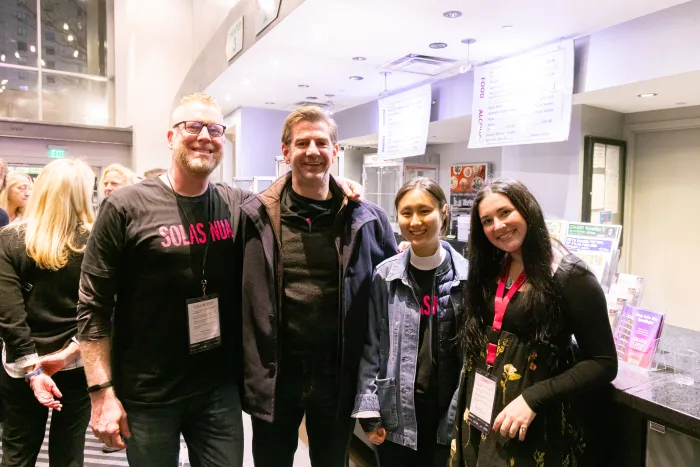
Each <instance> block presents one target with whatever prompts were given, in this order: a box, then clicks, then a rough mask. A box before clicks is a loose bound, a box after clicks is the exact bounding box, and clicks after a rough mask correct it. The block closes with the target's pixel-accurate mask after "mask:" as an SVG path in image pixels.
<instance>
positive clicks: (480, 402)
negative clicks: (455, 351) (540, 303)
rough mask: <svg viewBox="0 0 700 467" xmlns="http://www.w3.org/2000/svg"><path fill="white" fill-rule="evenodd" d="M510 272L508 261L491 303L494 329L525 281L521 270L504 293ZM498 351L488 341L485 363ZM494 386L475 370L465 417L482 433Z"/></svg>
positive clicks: (493, 381) (488, 421) (485, 429)
mask: <svg viewBox="0 0 700 467" xmlns="http://www.w3.org/2000/svg"><path fill="white" fill-rule="evenodd" d="M509 272H510V262H508V264H507V265H506V272H505V274H504V275H503V277H502V278H501V279H500V280H499V281H498V288H497V289H496V298H495V299H494V304H493V311H494V314H493V325H492V328H493V329H494V330H496V331H500V330H501V327H502V326H503V317H504V316H505V314H506V308H507V307H508V304H509V303H510V300H511V299H512V298H513V295H515V293H516V292H517V291H518V289H520V287H522V285H523V284H524V283H525V279H526V277H525V271H523V272H521V273H520V275H519V276H518V279H517V280H516V281H515V283H513V286H512V287H511V288H510V289H509V290H508V293H507V294H505V296H504V292H505V288H506V280H507V279H508V273H509ZM497 351H498V345H497V344H492V343H491V342H489V343H488V348H487V349H486V364H487V365H488V366H489V367H490V366H492V365H493V364H494V363H495V362H496V353H497ZM496 388H497V381H496V378H495V377H494V376H492V375H490V374H488V373H487V372H485V371H481V370H477V371H476V373H475V375H474V387H473V390H472V399H471V403H470V404H469V415H468V417H467V422H468V423H469V424H470V425H472V426H474V427H475V428H477V429H478V430H480V431H482V432H483V433H488V432H489V431H490V430H491V425H492V424H493V422H492V420H493V407H494V405H495V402H496Z"/></svg>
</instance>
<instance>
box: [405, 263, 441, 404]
mask: <svg viewBox="0 0 700 467" xmlns="http://www.w3.org/2000/svg"><path fill="white" fill-rule="evenodd" d="M449 261H450V260H449V257H446V258H445V260H444V261H443V262H442V264H441V265H440V266H439V267H438V268H435V269H431V270H427V271H426V270H421V269H418V268H416V267H415V266H413V265H409V268H408V272H409V277H411V279H412V282H413V287H414V291H415V293H416V298H417V299H418V304H419V306H420V330H419V333H418V362H417V367H416V383H415V394H416V409H417V410H420V411H421V412H426V411H429V412H432V411H436V410H437V395H438V390H437V385H438V380H437V373H438V372H437V367H438V344H439V336H438V315H439V313H438V306H439V304H438V297H437V295H438V291H437V284H436V281H435V277H436V275H437V274H438V273H441V272H442V271H443V270H444V268H446V267H449ZM421 409H424V410H421Z"/></svg>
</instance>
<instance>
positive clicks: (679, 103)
mask: <svg viewBox="0 0 700 467" xmlns="http://www.w3.org/2000/svg"><path fill="white" fill-rule="evenodd" d="M676 105H688V103H687V102H676Z"/></svg>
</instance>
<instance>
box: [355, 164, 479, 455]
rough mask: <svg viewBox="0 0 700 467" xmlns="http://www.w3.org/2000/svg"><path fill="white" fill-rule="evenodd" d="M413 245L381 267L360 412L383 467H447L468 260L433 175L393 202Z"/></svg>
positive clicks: (374, 291)
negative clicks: (457, 246) (452, 237)
mask: <svg viewBox="0 0 700 467" xmlns="http://www.w3.org/2000/svg"><path fill="white" fill-rule="evenodd" d="M394 203H395V206H396V212H397V213H398V219H399V227H400V229H401V234H402V235H403V236H404V238H406V239H407V240H408V241H409V242H410V243H411V247H410V248H409V249H407V250H406V251H404V252H403V253H401V254H399V255H397V256H394V257H393V258H390V259H388V260H386V261H384V262H383V263H381V264H379V266H377V269H376V271H375V275H374V279H373V284H372V292H371V298H370V306H369V326H368V332H367V338H366V341H365V347H364V353H363V357H362V361H361V363H360V375H359V382H358V386H359V387H358V394H357V397H356V398H355V409H354V411H353V417H355V418H359V419H360V423H361V425H362V427H363V429H364V430H365V432H366V433H367V436H368V438H369V439H370V441H371V442H373V443H374V444H376V445H377V446H378V447H377V456H378V460H379V464H380V465H381V467H390V466H401V467H411V466H415V467H430V466H440V467H444V466H445V465H446V463H447V460H448V458H449V442H450V440H451V431H452V424H453V421H454V417H455V410H456V396H457V394H456V391H457V386H458V381H459V372H460V368H461V361H460V358H459V352H458V351H457V348H456V347H455V345H456V332H457V329H458V326H459V324H458V322H459V316H458V310H459V308H460V307H459V300H460V297H461V284H462V283H463V281H465V280H466V278H467V270H468V264H467V261H466V260H465V259H464V258H463V257H462V256H461V255H460V254H459V253H457V252H456V251H455V250H454V249H452V247H450V245H449V244H448V243H446V242H441V241H440V235H441V233H442V234H444V233H445V232H446V231H447V227H448V225H449V207H448V205H447V200H446V199H445V194H444V192H443V191H442V189H441V188H440V186H439V185H438V184H437V183H436V182H434V181H433V180H430V179H428V178H416V179H413V180H411V181H409V182H408V183H406V184H405V185H404V186H403V187H402V188H401V189H400V190H399V192H398V193H397V194H396V199H395V201H394Z"/></svg>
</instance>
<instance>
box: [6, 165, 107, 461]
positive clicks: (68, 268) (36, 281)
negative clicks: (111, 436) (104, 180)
mask: <svg viewBox="0 0 700 467" xmlns="http://www.w3.org/2000/svg"><path fill="white" fill-rule="evenodd" d="M93 184H94V175H93V173H92V170H91V169H90V167H88V166H87V165H86V164H84V163H83V162H80V161H75V160H70V159H64V160H57V161H54V162H51V163H50V164H48V165H47V166H46V167H45V168H44V169H43V170H42V172H41V174H40V175H39V177H38V179H37V181H36V186H35V187H34V193H33V194H32V197H31V199H30V200H29V203H28V205H27V208H26V211H25V213H24V216H23V219H22V220H21V221H20V222H17V223H15V224H13V225H10V226H8V227H6V228H4V229H2V231H0V337H2V340H3V342H4V344H5V345H4V349H3V353H2V363H3V367H4V370H0V397H1V398H2V402H3V405H4V407H5V421H4V422H5V423H4V429H3V432H2V450H3V459H2V465H3V466H5V465H34V464H35V463H36V460H37V456H38V455H39V451H40V449H41V444H42V441H43V439H44V432H45V429H46V421H47V417H48V409H49V408H51V409H53V410H54V411H53V415H52V420H51V428H50V432H49V462H50V465H62V466H63V465H65V466H68V465H70V466H82V465H83V457H84V454H83V451H84V445H85V431H86V430H87V426H88V422H89V420H90V399H89V397H88V393H87V382H86V379H85V373H84V371H83V369H82V362H81V359H80V346H79V344H78V343H77V341H76V340H75V338H74V336H75V334H76V333H77V321H76V306H77V302H78V283H79V279H80V265H81V262H82V259H83V251H84V249H85V244H86V242H87V238H88V235H89V233H90V230H91V228H92V224H93V222H94V214H93V211H92V203H91V193H92V187H93ZM25 381H26V382H25ZM27 383H28V384H27Z"/></svg>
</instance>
